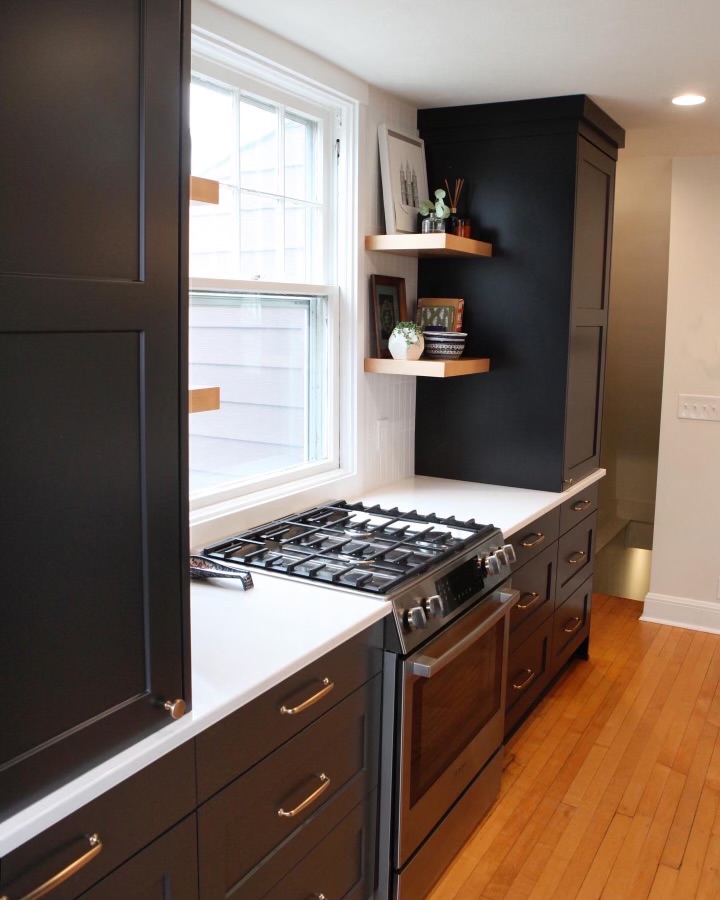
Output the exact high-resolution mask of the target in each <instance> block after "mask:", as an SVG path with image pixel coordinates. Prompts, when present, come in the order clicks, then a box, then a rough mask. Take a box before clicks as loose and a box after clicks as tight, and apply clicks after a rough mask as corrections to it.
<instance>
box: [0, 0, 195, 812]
mask: <svg viewBox="0 0 720 900" xmlns="http://www.w3.org/2000/svg"><path fill="white" fill-rule="evenodd" d="M186 16H187V9H186V7H185V6H184V3H183V2H182V0H153V2H152V3H146V2H142V0H67V2H64V3H56V2H52V0H38V2H34V3H22V2H19V0H10V2H6V3H2V4H0V31H1V32H2V34H3V37H4V42H3V43H4V51H3V54H2V56H1V57H0V107H1V108H2V110H3V115H2V120H1V122H0V160H1V161H2V170H3V178H2V179H1V180H0V229H1V233H2V239H0V390H2V397H3V440H2V442H0V494H1V495H2V504H0V533H2V536H3V560H4V565H3V586H2V591H1V592H0V621H1V622H2V630H1V633H0V635H1V636H0V720H1V721H2V723H3V724H2V729H0V818H3V817H4V816H6V815H7V814H8V813H9V812H11V811H12V810H14V809H16V808H18V807H20V806H22V805H25V804H27V803H28V802H29V801H31V800H32V799H34V798H35V797H37V796H39V795H40V794H42V793H43V792H44V791H46V790H47V789H48V788H49V787H51V786H55V785H56V784H58V783H60V782H61V781H64V780H67V779H69V778H70V777H72V776H74V775H76V774H78V773H80V772H81V771H84V770H86V769H87V768H88V766H89V765H91V764H92V763H95V762H98V761H99V760H100V759H102V758H103V757H108V756H109V755H111V754H113V753H115V752H117V751H118V750H120V749H122V748H123V747H124V746H127V745H128V744H130V743H132V742H134V741H136V740H137V739H138V738H140V737H143V736H145V735H147V734H148V733H150V732H152V731H154V730H155V729H158V728H161V727H162V726H164V725H166V724H169V723H170V722H171V718H170V714H169V712H168V711H167V710H166V709H165V708H164V705H165V703H166V702H168V701H174V700H176V699H177V698H184V700H185V701H188V702H189V700H190V694H189V690H190V685H189V656H188V654H189V633H188V623H189V616H188V584H187V577H186V574H185V570H186V563H185V561H186V559H187V499H186V498H187V483H186V481H187V477H186V468H187V466H186V438H185V434H186V422H187V418H186V416H187V399H186V398H187V384H186V374H185V368H186V349H185V344H186V339H185V333H186V313H185V298H186V295H187V276H186V261H185V258H186V252H187V246H186V237H185V235H186V226H187V214H186V208H187V204H188V198H187V190H188V181H189V174H188V170H189V159H188V155H187V153H186V152H184V151H185V150H186V149H187V146H186V145H187V141H186V140H185V132H184V127H185V121H186V119H185V116H184V114H183V109H184V104H185V102H186V94H187V91H186V81H187V78H188V77H189V69H188V66H187V63H188V59H189V54H188V48H189V45H188V42H187V38H188V33H189V27H188V26H189V23H188V21H187V18H186ZM181 147H182V148H183V150H182V152H181ZM176 709H177V707H176Z"/></svg>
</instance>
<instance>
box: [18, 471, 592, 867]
mask: <svg viewBox="0 0 720 900" xmlns="http://www.w3.org/2000/svg"><path fill="white" fill-rule="evenodd" d="M604 474H605V470H604V469H598V470H597V471H596V472H594V473H593V474H592V475H591V476H589V477H588V478H585V479H584V480H583V481H579V482H578V483H577V484H576V485H573V487H572V488H570V489H569V490H567V491H564V492H563V493H557V494H555V493H550V492H546V491H531V490H525V489H523V488H510V487H500V486H498V485H492V484H475V483H472V482H466V481H451V480H448V479H444V478H427V477H424V476H415V477H413V478H405V479H403V480H402V481H398V482H395V483H393V484H388V485H386V486H384V487H382V488H379V489H377V490H374V491H371V492H369V493H367V494H364V495H363V496H362V497H361V498H356V499H362V500H363V501H364V502H365V503H370V504H374V503H379V504H381V505H383V506H388V507H395V506H397V507H399V508H400V509H401V510H403V511H408V510H411V509H417V511H418V512H420V513H431V512H434V513H437V514H438V515H440V516H455V517H456V518H458V519H472V518H474V519H475V520H476V521H477V522H481V523H483V524H493V525H496V526H498V527H499V528H500V529H501V530H502V532H503V534H504V535H505V537H508V538H509V537H511V536H512V535H513V534H515V533H516V532H517V531H519V530H520V529H521V528H523V527H525V526H526V525H528V524H529V523H530V522H532V521H533V519H536V518H537V517H538V516H540V515H542V514H543V513H545V512H548V511H549V510H551V509H553V508H554V507H556V506H558V505H559V504H560V503H562V502H564V501H565V500H567V499H569V498H570V497H573V496H575V495H576V494H579V493H581V492H582V491H583V490H585V489H586V488H587V487H588V486H589V485H591V484H593V483H594V482H595V481H598V480H599V479H600V478H602V477H603V475H604ZM253 580H254V582H255V587H254V588H253V590H251V591H248V592H244V591H243V590H242V589H240V588H239V586H238V585H237V584H236V583H230V582H223V581H219V580H218V581H214V582H212V583H211V584H205V583H200V582H193V584H192V589H191V619H192V622H191V626H192V681H193V708H192V710H191V711H190V712H189V713H186V715H185V716H184V717H183V718H182V719H180V720H178V721H177V722H173V723H172V724H170V725H168V726H166V727H165V728H162V729H161V730H160V731H158V732H156V733H155V734H153V735H151V736H150V737H147V738H145V739H144V740H142V741H139V742H138V743H137V744H134V745H133V746H132V747H130V748H128V749H127V750H125V751H123V752H122V753H118V754H117V755H116V756H113V757H112V758H111V759H109V760H107V761H106V762H104V763H101V764H100V765H98V766H95V767H94V768H92V769H90V770H89V771H88V772H86V773H85V774H84V775H81V776H80V777H79V778H76V779H75V780H74V781H71V782H69V783H68V784H66V785H64V786H63V787H61V788H59V789H58V790H56V791H53V792H52V793H50V794H48V795H47V796H45V797H43V798H42V799H41V800H39V801H37V802H36V803H34V804H32V805H31V806H28V807H26V808H25V809H24V810H22V811H21V812H19V813H17V814H16V815H15V816H13V817H11V818H10V819H7V820H6V821H5V822H3V823H2V824H0V857H1V856H4V855H5V854H7V853H10V852H11V851H12V850H14V849H15V848H16V847H18V846H20V845H21V844H22V843H24V842H25V841H27V840H30V839H31V838H33V837H35V835H37V834H39V833H40V832H41V831H43V830H44V829H45V828H49V827H50V826H51V825H54V824H55V823H56V822H58V821H60V819H62V818H64V817H65V816H67V815H69V814H70V813H72V812H74V811H75V810H76V809H79V808H80V807H81V806H84V805H85V804H86V803H89V802H90V801H91V800H94V799H95V798H96V797H98V796H99V795H100V794H102V793H104V792H105V791H106V790H109V789H110V788H112V787H114V786H115V785H116V784H119V783H120V782H121V781H123V780H124V779H126V778H129V777H130V776H131V775H134V774H135V773H136V772H139V771H140V770H141V769H142V768H144V767H145V766H147V765H149V764H150V763H152V762H154V761H155V760H156V759H159V758H160V757H161V756H163V755H164V754H165V753H168V752H170V751H171V750H173V749H175V747H178V746H179V745H180V744H182V743H183V742H184V741H187V740H189V739H190V738H192V737H194V736H195V735H197V734H199V733H200V732H201V731H203V730H204V729H205V728H208V727H210V726H211V725H213V724H214V723H215V722H218V721H219V720H220V719H222V718H224V717H225V716H227V715H229V714H230V713H232V712H234V711H235V710H237V709H239V708H240V707H241V706H243V705H244V704H246V703H248V702H249V701H251V700H253V699H254V698H255V697H257V696H259V695H260V694H262V693H263V692H264V691H267V690H269V689H270V688H271V687H274V686H275V685H276V684H279V683H280V682H281V681H283V680H284V679H285V678H288V677H289V676H290V675H292V674H294V673H295V672H297V671H299V670H300V669H302V668H303V667H304V666H306V665H308V664H309V663H311V662H313V661H314V660H316V659H318V658H319V657H321V656H323V654H325V653H327V652H328V651H330V650H332V649H333V648H334V647H337V646H338V645H339V644H341V643H342V642H343V641H346V640H348V639H349V638H351V637H354V635H356V634H359V633H360V632H361V631H363V630H364V629H365V628H367V627H368V626H370V625H372V624H373V623H374V622H377V621H379V620H380V619H382V618H383V617H384V616H385V615H387V614H388V613H389V612H390V609H391V607H390V605H389V604H388V603H386V602H385V601H382V600H378V599H375V598H373V597H369V596H365V595H362V594H358V593H353V592H351V591H339V590H338V589H336V588H333V589H330V588H325V587H322V586H319V585H317V584H314V585H310V584H304V583H301V582H298V581H293V580H292V579H289V578H282V577H278V576H272V575H265V574H263V573H257V572H255V571H253Z"/></svg>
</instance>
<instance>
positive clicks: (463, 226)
mask: <svg viewBox="0 0 720 900" xmlns="http://www.w3.org/2000/svg"><path fill="white" fill-rule="evenodd" d="M456 234H457V235H458V237H464V238H469V237H471V235H472V228H471V226H470V219H458V230H457V232H456Z"/></svg>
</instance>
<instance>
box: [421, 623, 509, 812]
mask: <svg viewBox="0 0 720 900" xmlns="http://www.w3.org/2000/svg"><path fill="white" fill-rule="evenodd" d="M503 641H504V622H503V621H502V620H501V621H500V622H498V623H497V625H495V626H494V627H493V628H491V629H490V630H489V631H488V632H487V633H486V634H484V635H483V636H482V637H480V638H478V640H477V641H475V642H474V643H473V644H471V645H470V646H469V647H468V648H467V650H465V651H464V652H463V653H461V654H460V655H459V656H458V657H457V658H456V659H454V660H453V661H452V662H451V663H449V664H448V665H447V666H445V668H443V669H441V670H440V671H438V672H436V673H434V674H433V675H432V677H430V678H417V679H416V680H414V683H413V685H412V699H411V729H410V731H411V739H410V754H411V759H410V767H409V769H410V785H409V787H410V797H409V800H410V807H412V806H414V805H415V804H416V803H417V801H418V800H420V798H421V797H423V796H424V794H425V793H426V791H427V790H428V789H429V788H431V787H432V786H433V785H434V784H435V783H436V781H437V780H438V779H439V778H440V777H441V776H442V775H443V774H444V773H445V771H446V770H447V769H448V768H449V767H450V766H451V765H452V764H453V763H454V762H455V760H456V759H458V757H460V756H461V755H462V753H463V751H464V750H465V749H466V748H467V747H468V746H469V745H470V744H471V743H472V742H473V740H475V739H476V738H477V737H478V735H479V734H480V732H481V731H482V729H483V728H484V726H485V725H486V724H487V723H488V722H489V721H490V720H491V719H492V718H493V716H495V715H496V714H497V713H498V711H499V710H500V704H501V697H502V671H503Z"/></svg>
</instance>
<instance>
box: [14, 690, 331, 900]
mask: <svg viewBox="0 0 720 900" xmlns="http://www.w3.org/2000/svg"><path fill="white" fill-rule="evenodd" d="M322 683H323V684H324V685H325V686H324V687H323V688H321V689H320V690H319V691H318V692H317V694H313V695H312V697H308V698H307V700H305V701H303V702H302V703H300V704H299V705H298V706H291V707H289V708H288V707H287V706H281V707H280V713H281V715H283V716H296V715H297V714H298V713H301V712H304V711H305V710H306V709H307V708H308V706H312V705H313V703H317V702H318V700H322V698H323V697H327V695H328V694H329V693H330V691H331V690H332V689H333V688H334V687H335V682H334V681H330V679H329V678H323V680H322ZM0 900H2V897H0Z"/></svg>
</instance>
